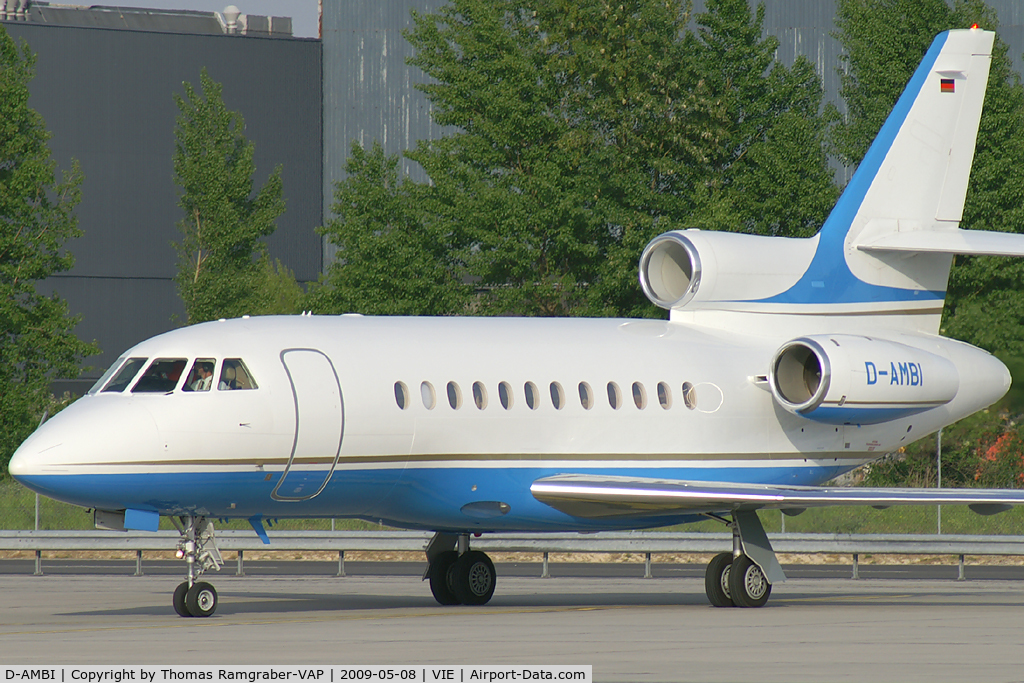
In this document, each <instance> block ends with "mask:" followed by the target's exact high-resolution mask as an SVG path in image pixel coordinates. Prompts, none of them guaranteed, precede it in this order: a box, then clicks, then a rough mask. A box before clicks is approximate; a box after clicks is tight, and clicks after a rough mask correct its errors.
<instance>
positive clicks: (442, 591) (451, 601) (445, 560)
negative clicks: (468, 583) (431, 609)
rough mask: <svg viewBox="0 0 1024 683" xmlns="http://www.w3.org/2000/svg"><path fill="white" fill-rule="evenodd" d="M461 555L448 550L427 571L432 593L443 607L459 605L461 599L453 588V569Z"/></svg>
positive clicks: (436, 558)
mask: <svg viewBox="0 0 1024 683" xmlns="http://www.w3.org/2000/svg"><path fill="white" fill-rule="evenodd" d="M458 559H459V554H458V553H457V552H455V551H454V550H446V551H444V552H443V553H441V554H440V555H438V556H437V557H435V558H434V561H433V562H431V563H430V568H429V569H428V570H427V578H429V579H430V592H431V593H433V594H434V599H435V600H437V602H438V603H439V604H441V605H458V604H459V598H458V597H456V595H455V591H454V590H453V586H454V583H455V577H454V572H453V568H454V565H455V561H456V560H458Z"/></svg>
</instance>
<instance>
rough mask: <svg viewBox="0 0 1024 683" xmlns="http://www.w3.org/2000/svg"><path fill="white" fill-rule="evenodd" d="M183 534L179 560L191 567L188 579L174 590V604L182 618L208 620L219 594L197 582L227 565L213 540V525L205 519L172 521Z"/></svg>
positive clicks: (175, 609)
mask: <svg viewBox="0 0 1024 683" xmlns="http://www.w3.org/2000/svg"><path fill="white" fill-rule="evenodd" d="M171 521H172V522H174V526H176V527H177V528H178V532H179V533H180V534H181V537H182V538H181V540H180V541H178V550H177V552H176V553H175V554H176V555H177V557H178V559H184V560H185V562H186V563H187V566H188V579H187V580H186V581H183V582H182V583H181V584H180V585H179V586H178V587H177V588H175V589H174V597H173V598H172V600H171V603H172V604H173V605H174V611H175V612H177V613H178V616H180V617H208V616H210V615H211V614H213V613H214V611H215V610H216V609H217V590H216V589H215V588H214V587H213V586H212V585H210V584H208V583H206V582H205V581H197V580H196V579H198V578H199V577H200V576H201V575H202V574H203V572H206V571H208V570H210V569H214V570H218V571H219V570H220V568H221V566H222V565H223V564H224V561H223V559H222V558H221V556H220V550H218V549H217V543H216V541H215V540H214V529H213V522H211V521H210V520H208V519H206V518H205V517H196V516H188V517H181V518H180V521H179V520H178V519H175V518H174V517H172V518H171Z"/></svg>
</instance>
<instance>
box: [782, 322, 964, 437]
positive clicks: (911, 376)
mask: <svg viewBox="0 0 1024 683" xmlns="http://www.w3.org/2000/svg"><path fill="white" fill-rule="evenodd" d="M768 381H769V384H770V385H771V391H772V396H774V397H775V401H776V402H777V403H778V404H779V405H780V406H781V407H782V408H784V409H786V410H787V411H789V412H791V413H794V414H796V415H800V416H801V417H806V418H808V419H810V420H814V421H816V422H825V423H828V424H875V423H878V422H886V421H888V420H894V419H897V418H900V417H904V416H907V415H913V414H914V413H920V412H923V411H925V410H929V409H931V408H935V407H937V406H940V405H943V404H945V403H948V402H949V401H951V400H952V399H953V397H954V396H956V392H957V390H958V389H959V387H960V378H959V375H958V374H957V370H956V367H955V366H954V365H953V363H951V362H950V361H949V360H947V359H946V358H943V357H942V356H938V355H936V354H934V353H930V352H928V351H922V350H921V349H918V348H914V347H912V346H907V345H906V344H901V343H899V342H893V341H886V340H883V339H872V338H870V337H860V336H855V335H828V336H825V335H816V336H810V337H800V338H799V339H794V340H792V341H789V342H786V343H785V344H783V345H782V347H781V348H780V349H779V350H778V351H776V352H775V357H774V358H773V359H772V363H771V367H770V369H769V374H768Z"/></svg>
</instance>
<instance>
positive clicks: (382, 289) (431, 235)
mask: <svg viewBox="0 0 1024 683" xmlns="http://www.w3.org/2000/svg"><path fill="white" fill-rule="evenodd" d="M397 169H398V157H397V156H388V155H386V154H385V153H384V148H383V147H381V145H380V144H379V143H377V142H374V144H373V146H372V148H371V149H370V151H369V152H367V151H364V150H363V148H362V147H360V146H359V145H358V144H353V145H352V153H351V156H349V159H348V164H347V166H346V171H347V172H348V177H347V178H346V179H345V180H344V181H343V182H339V183H337V185H336V190H335V203H334V205H333V206H332V207H331V208H332V211H333V212H334V215H335V218H334V219H332V220H330V221H328V222H327V223H326V224H325V225H324V227H323V228H321V230H320V234H322V235H326V236H328V237H329V239H330V240H331V241H332V242H333V243H334V244H335V245H337V247H338V255H337V258H338V260H337V261H336V262H334V263H332V264H331V265H330V267H329V268H328V270H327V273H326V277H325V278H324V281H323V282H321V283H320V284H319V285H318V286H314V287H313V288H312V289H311V290H310V294H309V298H308V301H309V303H308V306H309V308H310V310H312V311H315V312H336V313H350V312H359V313H364V314H369V315H416V314H419V315H444V314H450V313H454V312H458V311H460V310H462V309H463V308H464V307H465V305H466V301H467V297H468V295H469V289H468V288H467V286H466V285H464V284H463V283H462V282H461V281H460V279H459V275H460V273H461V272H462V268H461V266H460V264H458V263H455V262H453V259H452V257H451V255H450V254H451V250H452V247H453V246H454V244H455V241H454V240H453V239H452V235H450V234H443V233H437V232H434V231H433V230H432V227H433V226H434V224H433V223H430V222H427V221H423V220H421V216H422V213H423V212H422V210H421V208H420V203H419V200H418V199H419V198H418V195H420V194H421V193H422V191H423V188H422V187H418V186H417V185H416V184H415V183H412V182H409V181H408V180H404V179H403V180H399V178H398V170H397Z"/></svg>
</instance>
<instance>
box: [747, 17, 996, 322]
mask: <svg viewBox="0 0 1024 683" xmlns="http://www.w3.org/2000/svg"><path fill="white" fill-rule="evenodd" d="M994 37H995V34H994V33H992V32H991V31H983V30H980V29H976V28H975V29H968V30H956V31H947V32H945V33H941V34H939V35H938V36H937V37H936V38H935V40H934V41H933V42H932V45H931V47H930V48H929V49H928V52H927V53H926V54H925V56H924V59H923V60H922V61H921V64H920V66H918V68H917V71H915V72H914V75H913V77H912V78H911V79H910V82H909V83H908V84H907V87H906V89H905V90H904V91H903V94H902V95H901V96H900V98H899V100H898V101H897V102H896V105H895V107H893V110H892V112H891V113H890V115H889V117H888V118H887V119H886V121H885V124H884V125H883V126H882V128H881V130H880V131H879V132H878V136H877V137H876V138H875V141H874V142H873V143H872V145H871V147H870V148H869V149H868V152H867V154H866V155H865V156H864V160H863V161H862V162H861V164H860V165H859V166H858V167H857V171H856V172H855V173H854V175H853V178H852V179H851V180H850V183H849V185H847V187H846V189H845V190H844V191H843V194H842V196H841V197H840V198H839V201H838V202H836V206H835V208H834V209H833V210H832V213H831V214H830V215H829V217H828V219H827V220H826V221H825V225H824V226H823V227H822V229H821V232H820V234H819V235H818V237H817V239H818V243H817V245H816V248H815V253H814V256H813V258H812V259H811V263H810V264H809V265H808V267H807V269H806V271H805V272H804V273H803V275H802V277H800V279H799V280H798V281H797V282H796V283H795V284H794V285H793V286H792V287H790V288H789V289H788V290H786V291H784V292H781V293H780V294H777V295H775V296H772V297H770V298H768V299H762V301H765V302H772V303H782V304H805V305H806V304H811V305H814V304H818V305H824V306H828V307H829V308H830V309H831V310H833V311H835V312H841V311H842V310H846V311H849V312H859V313H861V314H863V313H869V312H872V311H877V312H879V313H889V314H892V313H897V312H906V313H908V314H912V315H913V317H914V322H913V323H912V324H911V325H910V326H911V327H913V328H915V329H920V330H922V331H931V332H934V331H937V330H938V323H939V317H940V316H941V312H942V303H943V299H944V298H945V290H946V281H947V278H948V276H949V267H950V263H951V261H952V255H951V254H950V253H948V252H939V253H935V252H933V253H924V252H916V251H915V252H913V253H909V254H908V253H906V252H902V253H895V252H888V251H885V252H881V251H868V250H864V249H863V248H862V247H863V246H864V245H868V244H871V243H872V242H875V241H877V240H879V239H883V238H885V237H887V236H890V235H892V234H893V233H908V232H913V231H919V230H927V231H935V230H947V229H948V230H955V229H956V228H957V225H958V223H959V221H960V218H961V216H962V215H963V207H964V198H965V197H966V195H967V181H968V179H969V177H970V173H971V163H972V161H973V159H974V147H975V140H976V138H977V134H978V123H979V121H980V119H981V109H982V104H983V102H984V99H985V89H986V86H987V83H988V71H989V64H990V62H991V55H992V44H993V40H994ZM822 312H826V310H822Z"/></svg>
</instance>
